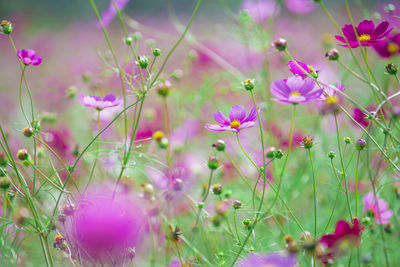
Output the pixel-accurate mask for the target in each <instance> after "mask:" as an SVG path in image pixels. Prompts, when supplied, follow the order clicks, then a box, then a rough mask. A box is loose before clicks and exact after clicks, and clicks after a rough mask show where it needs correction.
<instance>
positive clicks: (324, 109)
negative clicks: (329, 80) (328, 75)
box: [317, 81, 346, 114]
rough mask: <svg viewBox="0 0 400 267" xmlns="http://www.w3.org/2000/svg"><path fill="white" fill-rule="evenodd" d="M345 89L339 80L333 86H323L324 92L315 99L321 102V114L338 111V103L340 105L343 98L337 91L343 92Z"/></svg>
mask: <svg viewBox="0 0 400 267" xmlns="http://www.w3.org/2000/svg"><path fill="white" fill-rule="evenodd" d="M334 88H336V89H334ZM345 89H346V86H345V85H344V84H342V83H340V82H339V81H337V82H336V85H335V86H333V85H329V86H328V87H325V88H324V93H323V94H321V96H320V97H319V98H318V99H317V100H318V101H321V102H322V105H321V106H320V110H321V113H322V114H326V113H329V112H336V111H338V109H339V107H338V105H340V104H341V103H342V102H343V100H344V98H343V96H342V95H341V94H340V93H339V92H343V91H344V90H345Z"/></svg>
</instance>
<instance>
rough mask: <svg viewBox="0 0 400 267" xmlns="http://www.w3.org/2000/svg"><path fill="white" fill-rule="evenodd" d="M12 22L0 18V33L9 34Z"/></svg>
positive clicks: (11, 29)
mask: <svg viewBox="0 0 400 267" xmlns="http://www.w3.org/2000/svg"><path fill="white" fill-rule="evenodd" d="M13 28H14V27H13V24H12V23H11V22H10V21H8V20H2V21H1V23H0V33H4V34H8V35H9V34H11V32H12V31H13Z"/></svg>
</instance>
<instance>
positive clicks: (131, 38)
mask: <svg viewBox="0 0 400 267" xmlns="http://www.w3.org/2000/svg"><path fill="white" fill-rule="evenodd" d="M123 40H124V43H125V44H127V45H132V44H133V37H132V36H128V37H125V38H124V39H123Z"/></svg>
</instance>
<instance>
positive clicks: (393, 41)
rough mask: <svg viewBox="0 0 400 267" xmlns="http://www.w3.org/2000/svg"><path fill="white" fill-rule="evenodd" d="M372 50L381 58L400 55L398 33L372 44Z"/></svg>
mask: <svg viewBox="0 0 400 267" xmlns="http://www.w3.org/2000/svg"><path fill="white" fill-rule="evenodd" d="M374 49H375V51H376V52H377V53H378V55H380V56H381V57H383V58H389V57H391V56H394V55H398V54H399V53H400V33H398V34H395V35H393V36H392V37H390V38H387V39H384V40H382V41H380V42H377V43H376V44H374Z"/></svg>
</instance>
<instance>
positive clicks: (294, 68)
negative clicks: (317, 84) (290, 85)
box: [288, 60, 319, 79]
mask: <svg viewBox="0 0 400 267" xmlns="http://www.w3.org/2000/svg"><path fill="white" fill-rule="evenodd" d="M288 66H289V70H290V71H291V72H292V73H293V74H294V75H299V76H300V77H301V78H303V79H305V78H307V74H306V73H308V74H310V75H312V76H313V77H314V78H318V72H319V71H318V70H315V69H314V68H313V67H312V66H311V65H307V64H305V63H303V62H300V61H297V60H291V61H289V62H288ZM304 72H306V73H304Z"/></svg>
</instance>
